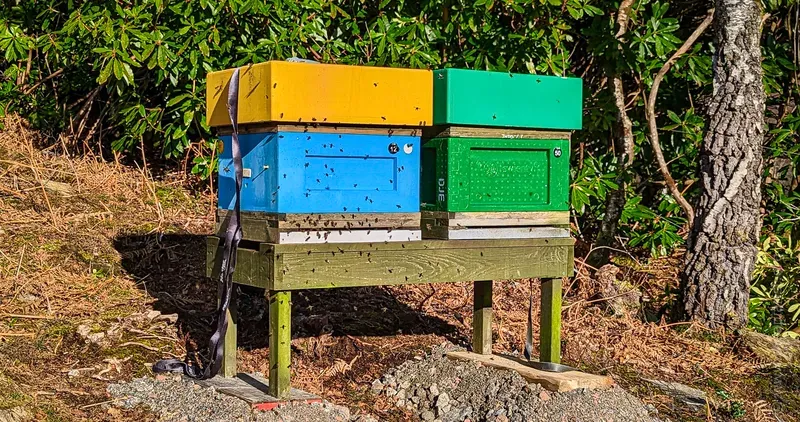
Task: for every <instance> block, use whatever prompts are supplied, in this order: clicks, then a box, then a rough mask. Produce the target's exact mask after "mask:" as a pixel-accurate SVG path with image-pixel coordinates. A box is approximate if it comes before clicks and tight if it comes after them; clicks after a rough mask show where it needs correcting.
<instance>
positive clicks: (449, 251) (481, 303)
mask: <svg viewBox="0 0 800 422" xmlns="http://www.w3.org/2000/svg"><path fill="white" fill-rule="evenodd" d="M573 245H574V240H573V239H571V238H553V239H500V240H470V241H446V240H422V241H415V242H382V243H347V244H289V245H276V244H270V243H258V242H243V243H242V244H240V247H239V249H238V251H237V265H236V270H235V272H234V275H233V281H234V282H235V283H238V284H242V285H248V286H254V287H260V288H264V289H266V290H267V297H268V299H269V315H270V318H269V319H270V321H269V335H270V337H269V349H270V374H269V387H268V390H269V393H270V395H272V396H274V397H276V398H279V399H283V398H287V397H289V393H290V391H291V382H290V368H291V291H292V290H301V289H319V288H336V287H357V286H382V285H400V284H419V283H447V282H462V281H474V283H475V293H474V295H475V296H474V303H475V306H474V311H475V314H474V317H473V330H474V334H473V349H474V351H475V352H476V353H480V354H491V352H492V329H491V324H492V281H491V280H508V279H524V278H540V279H542V292H543V294H542V316H541V329H540V336H539V337H540V350H539V355H540V360H542V361H546V362H555V363H558V362H560V332H561V319H560V312H561V305H560V303H561V277H568V276H571V275H572V272H573V266H572V260H573ZM221 246H222V245H221V242H220V238H218V237H216V236H210V237H209V238H208V242H207V247H208V250H207V254H208V255H207V262H208V267H207V274H208V275H209V276H212V274H216V273H217V271H218V270H219V265H220V259H221V256H220V255H221V254H220V252H221V251H222V247H221ZM235 309H236V308H235V307H233V306H232V307H231V309H230V310H229V315H228V318H229V322H231V324H230V325H229V328H228V330H229V333H228V334H227V335H226V337H225V338H226V342H225V345H224V353H225V358H224V360H223V362H224V365H223V369H222V375H223V376H229V377H230V376H235V375H236V315H235V312H236V310H235Z"/></svg>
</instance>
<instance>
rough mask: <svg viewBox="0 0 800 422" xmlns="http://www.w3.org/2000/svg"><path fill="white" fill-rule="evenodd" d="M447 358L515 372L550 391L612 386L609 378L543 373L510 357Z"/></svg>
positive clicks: (453, 354)
mask: <svg viewBox="0 0 800 422" xmlns="http://www.w3.org/2000/svg"><path fill="white" fill-rule="evenodd" d="M447 357H448V358H450V359H454V360H465V361H475V362H480V363H481V364H482V365H486V366H490V367H493V368H499V369H507V370H511V371H516V372H517V373H519V374H520V375H522V378H525V380H527V381H528V382H535V383H537V384H541V385H542V387H544V388H546V389H548V390H550V391H559V392H564V391H571V390H575V389H578V388H589V389H595V388H608V387H611V386H613V385H614V380H613V379H612V378H611V377H607V376H602V375H592V374H587V373H585V372H580V371H567V372H545V371H541V370H538V369H536V368H532V367H530V366H528V364H527V362H525V361H524V360H522V359H519V358H515V357H512V356H500V355H481V354H478V353H470V352H449V353H447Z"/></svg>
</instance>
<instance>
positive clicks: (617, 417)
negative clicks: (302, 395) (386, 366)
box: [372, 346, 659, 422]
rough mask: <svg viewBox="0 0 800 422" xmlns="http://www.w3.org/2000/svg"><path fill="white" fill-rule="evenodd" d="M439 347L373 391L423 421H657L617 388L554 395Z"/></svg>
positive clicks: (384, 379) (511, 373)
mask: <svg viewBox="0 0 800 422" xmlns="http://www.w3.org/2000/svg"><path fill="white" fill-rule="evenodd" d="M453 350H463V349H457V348H455V347H452V346H440V347H436V348H434V349H433V351H432V352H431V353H430V354H428V355H426V356H424V357H418V358H416V359H415V360H411V361H407V362H405V363H403V364H402V365H400V366H399V367H397V368H394V369H392V370H389V371H388V372H387V373H386V374H385V375H384V376H383V377H382V378H381V379H379V380H376V381H375V382H373V384H372V391H373V393H376V394H382V395H385V396H387V397H389V398H390V400H392V401H394V403H395V404H396V405H397V406H398V407H401V408H406V409H408V410H410V411H412V412H413V413H415V414H416V415H417V416H419V418H420V419H421V420H423V421H436V422H456V421H457V422H463V421H488V422H515V421H522V422H529V421H576V422H580V421H586V422H601V421H615V422H622V421H636V422H640V421H658V420H659V419H657V418H655V417H653V416H651V415H650V411H653V412H654V411H655V409H653V408H648V407H646V406H645V405H644V404H642V402H641V401H639V399H637V398H636V397H634V396H632V395H630V394H628V393H627V392H626V391H625V390H623V389H621V388H619V387H613V388H611V389H607V390H585V389H582V390H574V391H570V392H567V393H555V392H551V391H547V390H545V389H543V388H542V387H541V386H540V385H539V384H528V382H527V381H525V379H524V378H522V377H521V376H520V375H519V374H518V373H516V372H514V371H505V370H501V369H496V368H489V367H485V366H482V365H480V364H478V363H476V362H459V361H453V360H450V359H448V358H447V357H446V356H445V354H446V353H447V352H449V351H453Z"/></svg>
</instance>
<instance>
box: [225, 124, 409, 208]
mask: <svg viewBox="0 0 800 422" xmlns="http://www.w3.org/2000/svg"><path fill="white" fill-rule="evenodd" d="M222 140H223V143H224V146H223V148H224V149H223V152H222V154H221V156H220V161H219V205H218V206H219V208H222V209H228V210H231V209H233V194H234V189H235V183H234V178H233V177H234V175H233V159H232V158H231V137H230V136H222ZM239 144H240V148H241V150H242V165H243V168H244V176H245V177H244V178H243V179H242V192H241V195H242V196H241V209H242V211H250V212H265V213H285V214H290V213H291V214H294V213H297V214H309V213H336V212H347V213H378V212H395V213H398V212H399V213H410V212H419V203H420V202H419V179H420V149H421V143H420V138H419V137H418V136H407V135H390V134H384V135H373V134H339V133H311V132H302V131H298V132H289V131H277V132H267V133H254V134H240V135H239Z"/></svg>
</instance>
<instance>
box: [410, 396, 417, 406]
mask: <svg viewBox="0 0 800 422" xmlns="http://www.w3.org/2000/svg"><path fill="white" fill-rule="evenodd" d="M410 400H411V402H412V403H414V404H419V396H411V399H410Z"/></svg>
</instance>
